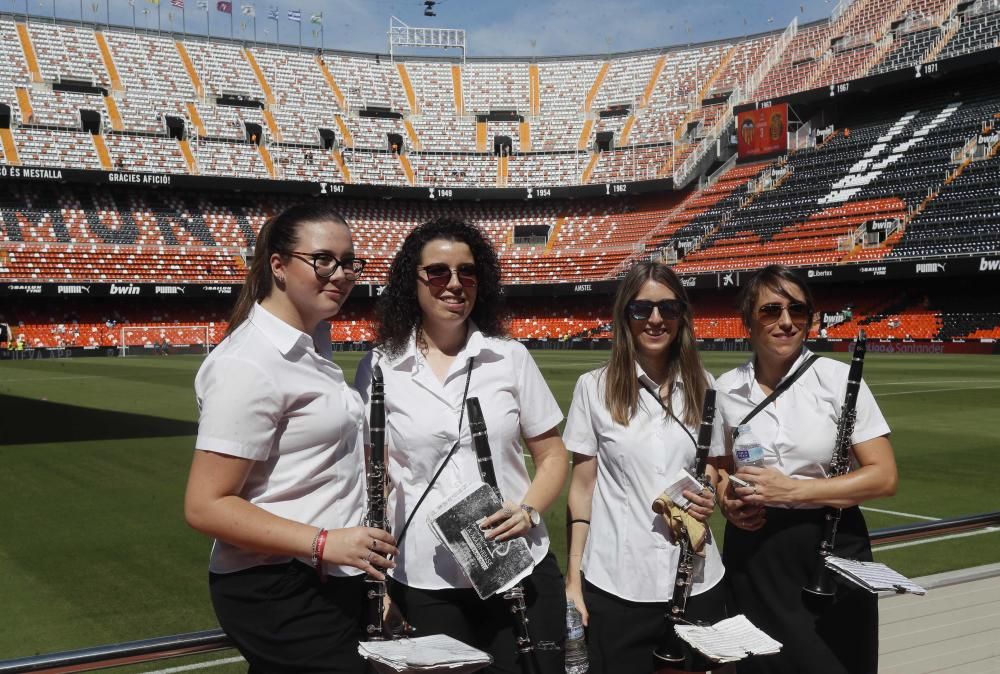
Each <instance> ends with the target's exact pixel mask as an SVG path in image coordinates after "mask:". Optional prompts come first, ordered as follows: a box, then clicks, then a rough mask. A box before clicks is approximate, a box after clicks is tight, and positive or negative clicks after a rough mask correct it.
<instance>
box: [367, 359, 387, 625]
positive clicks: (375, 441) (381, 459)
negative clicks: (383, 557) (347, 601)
mask: <svg viewBox="0 0 1000 674" xmlns="http://www.w3.org/2000/svg"><path fill="white" fill-rule="evenodd" d="M369 426H370V435H371V456H370V457H369V460H368V515H367V517H366V518H365V525H366V526H369V527H373V528H375V529H382V530H384V531H389V522H388V521H387V520H386V516H385V491H386V480H387V479H388V473H387V471H386V469H385V380H384V379H383V378H382V368H380V367H379V366H378V365H376V366H375V367H373V368H372V398H371V422H370V424H369ZM365 583H366V584H367V587H368V592H367V598H368V603H367V606H366V611H367V613H368V626H367V627H366V628H365V633H366V636H367V637H368V640H369V641H381V640H383V639H384V638H385V636H384V635H383V632H382V614H383V612H384V611H385V581H384V580H379V579H377V578H375V577H374V576H372V575H370V574H369V575H366V576H365Z"/></svg>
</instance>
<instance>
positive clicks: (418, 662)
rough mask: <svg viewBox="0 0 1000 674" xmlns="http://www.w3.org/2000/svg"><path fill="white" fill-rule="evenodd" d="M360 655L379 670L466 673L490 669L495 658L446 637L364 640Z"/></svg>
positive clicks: (359, 651) (359, 650)
mask: <svg viewBox="0 0 1000 674" xmlns="http://www.w3.org/2000/svg"><path fill="white" fill-rule="evenodd" d="M358 653H360V654H361V656H362V657H364V658H366V659H368V660H369V661H371V662H372V663H373V664H374V665H375V667H376V669H379V670H380V671H392V672H434V671H441V672H450V673H451V674H464V673H465V672H475V671H477V670H479V669H482V668H484V667H487V666H489V665H490V664H491V663H492V662H493V658H491V657H490V655H489V654H488V653H484V652H483V651H481V650H479V649H478V648H473V647H472V646H469V645H468V644H465V643H462V642H461V641H459V640H458V639H454V638H452V637H450V636H448V635H446V634H434V635H431V636H426V637H417V638H415V639H394V640H390V641H363V642H361V643H360V644H358Z"/></svg>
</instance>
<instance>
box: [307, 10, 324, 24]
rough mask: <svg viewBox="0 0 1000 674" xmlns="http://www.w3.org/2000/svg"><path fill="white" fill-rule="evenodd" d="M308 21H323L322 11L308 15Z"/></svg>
mask: <svg viewBox="0 0 1000 674" xmlns="http://www.w3.org/2000/svg"><path fill="white" fill-rule="evenodd" d="M309 23H323V12H320V13H319V14H313V15H312V16H310V17H309Z"/></svg>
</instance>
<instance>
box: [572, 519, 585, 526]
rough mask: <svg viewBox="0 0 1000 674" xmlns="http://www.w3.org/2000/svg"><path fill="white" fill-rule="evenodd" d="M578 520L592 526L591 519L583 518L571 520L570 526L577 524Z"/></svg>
mask: <svg viewBox="0 0 1000 674" xmlns="http://www.w3.org/2000/svg"><path fill="white" fill-rule="evenodd" d="M578 522H579V523H582V524H586V525H587V526H590V520H583V519H576V520H570V521H569V524H570V526H573V525H574V524H576V523H578Z"/></svg>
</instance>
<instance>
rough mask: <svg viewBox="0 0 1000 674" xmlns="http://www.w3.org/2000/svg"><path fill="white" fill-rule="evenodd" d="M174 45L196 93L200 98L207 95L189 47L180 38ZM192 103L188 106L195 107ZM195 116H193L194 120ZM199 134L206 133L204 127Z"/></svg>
mask: <svg viewBox="0 0 1000 674" xmlns="http://www.w3.org/2000/svg"><path fill="white" fill-rule="evenodd" d="M174 45H175V46H176V47H177V54H178V55H179V56H180V57H181V63H183V64H184V71H185V72H186V73H187V75H188V77H189V78H190V80H191V86H193V87H194V91H195V93H196V94H197V95H198V97H199V98H202V97H204V96H205V87H204V85H203V84H202V82H201V78H200V77H199V76H198V70H197V69H196V68H195V67H194V62H193V61H192V60H191V55H190V54H188V50H187V47H185V46H184V43H183V42H181V41H180V40H176V41H175V42H174ZM193 107H194V105H193V104H192V103H188V108H189V109H190V108H193ZM193 120H194V118H193V117H192V121H193ZM198 134H199V135H204V128H202V130H200V131H199V132H198Z"/></svg>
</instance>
